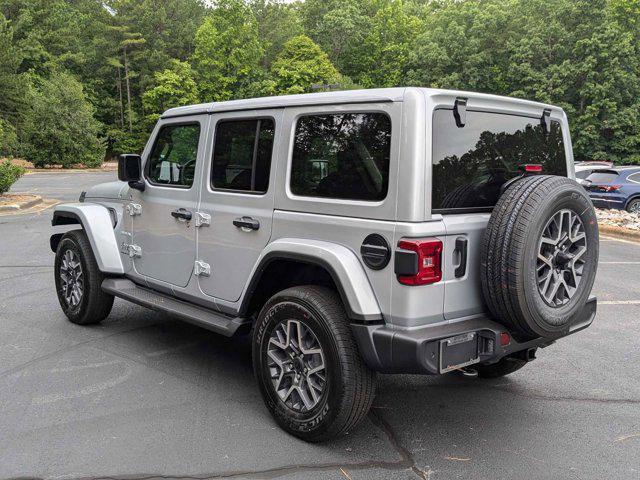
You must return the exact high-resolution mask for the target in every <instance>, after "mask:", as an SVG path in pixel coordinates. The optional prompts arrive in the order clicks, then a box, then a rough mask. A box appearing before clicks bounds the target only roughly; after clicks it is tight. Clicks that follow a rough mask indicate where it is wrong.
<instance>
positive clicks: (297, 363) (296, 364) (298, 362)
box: [293, 356, 304, 373]
mask: <svg viewBox="0 0 640 480" xmlns="http://www.w3.org/2000/svg"><path fill="white" fill-rule="evenodd" d="M293 368H294V369H295V371H296V373H302V371H303V370H304V360H302V358H301V357H299V356H298V357H296V358H294V359H293Z"/></svg>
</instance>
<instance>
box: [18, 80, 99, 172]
mask: <svg viewBox="0 0 640 480" xmlns="http://www.w3.org/2000/svg"><path fill="white" fill-rule="evenodd" d="M34 83H35V84H34V85H33V86H32V88H31V89H30V94H29V100H28V101H29V106H30V107H31V108H30V109H29V112H28V114H27V119H26V122H25V125H24V128H23V129H22V132H21V138H20V139H21V140H22V143H23V151H22V152H21V154H22V156H23V157H25V158H27V159H28V160H30V161H31V162H33V164H34V165H35V166H36V167H43V166H45V165H62V166H63V167H65V168H69V167H72V166H73V165H74V164H77V163H80V164H83V165H86V166H88V167H97V166H99V165H100V164H101V163H102V161H103V160H104V154H105V146H104V144H103V142H102V141H101V140H100V139H99V138H98V131H99V127H100V124H99V123H98V122H97V121H96V120H95V119H94V118H93V107H92V106H91V105H90V104H89V102H88V101H87V98H86V96H85V93H84V91H83V89H82V85H81V84H80V82H78V80H76V79H75V77H73V76H72V75H70V74H68V73H65V72H54V73H52V74H51V77H50V78H49V79H36V80H35V82H34Z"/></svg>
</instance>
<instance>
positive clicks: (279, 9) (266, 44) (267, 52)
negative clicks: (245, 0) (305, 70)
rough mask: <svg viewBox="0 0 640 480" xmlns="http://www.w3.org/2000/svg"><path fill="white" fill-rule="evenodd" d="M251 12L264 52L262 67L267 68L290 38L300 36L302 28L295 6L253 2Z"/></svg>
mask: <svg viewBox="0 0 640 480" xmlns="http://www.w3.org/2000/svg"><path fill="white" fill-rule="evenodd" d="M250 6H251V10H252V11H253V14H254V16H255V18H256V21H257V23H258V38H259V39H260V44H261V45H262V48H263V50H264V55H263V57H262V66H263V67H265V68H269V67H270V66H271V64H272V63H273V61H274V60H275V59H276V56H277V55H278V53H279V52H280V50H282V47H283V45H284V44H285V42H286V41H287V40H289V39H290V38H293V37H296V36H298V35H302V34H303V33H304V27H303V26H302V18H301V16H300V12H299V9H298V8H297V6H296V5H292V4H289V3H280V2H273V1H270V0H253V1H252V2H251V3H250Z"/></svg>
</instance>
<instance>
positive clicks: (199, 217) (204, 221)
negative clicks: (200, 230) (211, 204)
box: [196, 212, 211, 227]
mask: <svg viewBox="0 0 640 480" xmlns="http://www.w3.org/2000/svg"><path fill="white" fill-rule="evenodd" d="M209 225H211V215H209V214H208V213H203V212H196V227H202V226H209Z"/></svg>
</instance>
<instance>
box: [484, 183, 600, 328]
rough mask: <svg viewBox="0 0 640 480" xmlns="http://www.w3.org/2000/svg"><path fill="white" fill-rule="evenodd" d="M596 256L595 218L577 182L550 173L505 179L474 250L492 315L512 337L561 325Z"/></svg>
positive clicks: (579, 303)
mask: <svg viewBox="0 0 640 480" xmlns="http://www.w3.org/2000/svg"><path fill="white" fill-rule="evenodd" d="M597 264H598V224H597V221H596V215H595V211H594V209H593V205H592V203H591V200H590V199H589V197H588V195H587V194H586V192H585V190H584V189H583V188H582V187H581V186H580V185H579V184H578V183H576V182H575V181H573V180H570V179H568V178H565V177H557V176H547V175H540V176H531V177H525V178H522V179H520V180H517V181H515V182H514V183H512V184H511V185H510V186H509V187H508V188H507V189H506V191H505V192H504V193H503V194H502V195H501V197H500V199H499V200H498V203H497V204H496V206H495V208H494V209H493V213H492V214H491V218H490V219H489V224H488V226H487V229H486V231H485V233H484V238H483V241H482V253H481V281H482V290H483V294H484V298H485V301H486V303H487V306H488V308H489V310H490V311H491V313H492V314H493V316H494V317H495V318H496V319H497V320H498V321H500V322H501V323H502V324H503V325H505V326H506V327H507V328H508V329H509V330H510V331H511V333H512V334H514V335H515V336H516V337H517V338H519V339H528V338H534V337H554V336H558V335H560V334H562V333H566V331H567V330H568V328H569V326H570V324H571V320H572V317H573V316H574V315H576V313H578V312H579V311H580V310H581V309H582V308H583V307H584V305H585V303H586V301H587V299H588V297H589V294H590V293H591V288H592V287H593V282H594V280H595V275H596V269H597Z"/></svg>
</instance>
